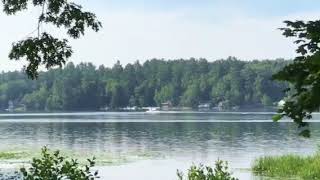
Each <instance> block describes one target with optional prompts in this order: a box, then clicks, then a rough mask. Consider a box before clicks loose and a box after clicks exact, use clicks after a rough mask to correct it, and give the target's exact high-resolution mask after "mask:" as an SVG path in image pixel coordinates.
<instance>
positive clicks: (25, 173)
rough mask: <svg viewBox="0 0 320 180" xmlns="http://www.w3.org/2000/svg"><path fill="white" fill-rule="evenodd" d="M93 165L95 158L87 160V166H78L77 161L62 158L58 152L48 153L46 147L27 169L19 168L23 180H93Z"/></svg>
mask: <svg viewBox="0 0 320 180" xmlns="http://www.w3.org/2000/svg"><path fill="white" fill-rule="evenodd" d="M94 165H95V158H93V159H92V160H90V159H88V164H87V165H84V166H82V165H80V164H79V163H78V162H77V160H74V159H71V160H68V159H67V158H65V157H63V156H62V155H61V154H60V152H59V151H55V152H50V151H49V150H48V148H47V147H44V148H42V150H41V157H40V158H33V160H32V163H31V167H30V168H29V169H26V168H21V169H20V172H21V174H22V177H23V178H22V179H24V180H34V179H38V180H59V179H60V180H63V179H68V180H94V179H96V178H99V177H98V172H97V171H95V172H94V173H92V172H91V170H90V169H91V168H92V167H94Z"/></svg>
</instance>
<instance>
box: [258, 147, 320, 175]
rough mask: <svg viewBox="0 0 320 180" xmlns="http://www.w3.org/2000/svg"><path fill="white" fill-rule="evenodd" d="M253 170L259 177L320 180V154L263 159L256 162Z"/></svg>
mask: <svg viewBox="0 0 320 180" xmlns="http://www.w3.org/2000/svg"><path fill="white" fill-rule="evenodd" d="M252 169H253V172H254V173H255V174H256V175H259V176H268V177H275V178H279V177H280V178H282V179H283V178H285V179H308V180H309V179H310V180H316V179H319V180H320V153H319V152H318V153H316V154H314V155H312V156H299V155H283V156H270V157H262V158H259V159H257V160H256V161H255V163H254V165H253V168H252Z"/></svg>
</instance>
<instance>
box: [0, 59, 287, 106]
mask: <svg viewBox="0 0 320 180" xmlns="http://www.w3.org/2000/svg"><path fill="white" fill-rule="evenodd" d="M288 63H290V61H285V60H281V59H279V60H264V61H240V60H237V59H236V58H233V57H230V58H228V59H225V60H217V61H213V62H208V61H207V60H206V59H193V58H192V59H188V60H183V59H181V60H159V59H153V60H148V61H146V62H145V63H143V64H141V63H139V61H136V62H135V63H133V64H127V65H125V66H123V65H121V64H120V62H117V63H116V64H115V65H114V66H113V67H112V68H108V67H104V66H99V67H96V66H94V65H93V64H91V63H81V64H79V65H74V64H73V63H68V64H67V65H66V66H65V68H63V69H52V70H49V71H47V72H41V73H40V74H39V78H38V79H37V80H35V81H34V80H31V79H28V78H27V76H26V75H25V74H24V73H23V72H22V71H21V72H19V71H15V72H6V73H1V74H0V109H1V110H4V109H6V108H8V102H9V101H11V102H13V104H14V105H15V107H19V106H21V105H24V106H25V107H26V108H27V110H30V111H43V110H47V111H60V110H63V111H76V110H99V109H100V108H102V107H109V108H112V109H117V108H120V107H127V106H138V107H143V106H159V105H160V104H161V103H163V102H167V101H170V102H171V103H172V104H173V105H174V106H183V107H197V105H198V104H200V103H211V104H212V105H214V106H215V105H218V104H219V103H221V102H224V103H225V104H227V105H228V106H239V107H245V106H257V107H258V106H260V107H261V106H270V105H272V104H273V103H275V102H278V101H279V100H281V99H282V98H283V97H284V93H283V91H282V90H283V89H285V84H280V83H277V82H273V81H271V76H272V74H274V73H276V72H278V71H279V70H280V69H281V68H283V67H284V66H285V65H287V64H288Z"/></svg>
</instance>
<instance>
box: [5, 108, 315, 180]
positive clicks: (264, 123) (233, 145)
mask: <svg viewBox="0 0 320 180" xmlns="http://www.w3.org/2000/svg"><path fill="white" fill-rule="evenodd" d="M273 115H274V113H269V112H262V113H257V112H239V113H238V112H236V113H231V112H230V113H228V112H226V113H206V112H202V113H201V112H167V113H153V114H152V113H143V112H139V113H138V112H137V113H124V112H121V113H116V112H115V113H111V112H106V113H101V112H99V113H97V112H92V113H42V114H0V142H1V143H0V150H1V151H6V150H12V149H31V150H35V149H37V150H38V149H39V148H41V147H42V146H44V145H47V146H49V147H50V148H52V149H55V148H58V149H62V150H68V151H70V152H73V151H74V152H82V153H87V154H96V155H97V158H98V159H99V155H101V157H100V158H102V159H103V158H106V157H105V156H104V155H102V154H105V153H107V154H112V156H119V157H120V158H115V159H114V161H115V162H118V163H110V164H108V165H100V166H99V173H100V175H101V176H102V178H101V179H108V180H118V179H130V180H141V179H148V180H174V179H177V178H176V170H177V169H180V170H185V169H187V168H188V167H189V166H190V165H191V164H192V163H195V164H198V163H203V164H206V165H213V164H214V162H215V161H216V160H217V159H222V160H226V161H228V162H229V165H230V167H231V170H232V171H233V174H234V175H235V176H237V177H238V178H240V179H245V180H247V179H249V180H250V179H252V180H255V179H260V178H259V177H254V176H253V175H252V174H251V172H250V171H249V168H250V166H251V164H252V163H253V161H254V159H255V158H257V157H260V156H264V155H280V154H287V153H298V154H312V153H314V152H315V151H317V148H318V146H317V145H318V144H319V142H320V123H318V122H320V121H319V119H320V115H319V114H316V115H315V116H314V119H313V120H312V123H311V130H312V137H311V138H310V139H304V138H302V137H299V136H297V134H298V131H297V127H296V125H295V124H293V123H292V122H290V121H289V120H284V121H283V122H280V123H273V122H272V121H271V118H272V116H273ZM0 163H1V162H0ZM2 164H3V165H2V168H5V164H4V163H2Z"/></svg>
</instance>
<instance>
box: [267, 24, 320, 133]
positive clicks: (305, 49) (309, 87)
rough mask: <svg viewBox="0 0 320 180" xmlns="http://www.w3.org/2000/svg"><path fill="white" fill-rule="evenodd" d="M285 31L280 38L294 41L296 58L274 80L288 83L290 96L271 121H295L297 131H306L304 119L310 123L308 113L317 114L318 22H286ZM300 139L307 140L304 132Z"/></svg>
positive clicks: (319, 87) (319, 75)
mask: <svg viewBox="0 0 320 180" xmlns="http://www.w3.org/2000/svg"><path fill="white" fill-rule="evenodd" d="M285 23H286V25H287V27H286V28H281V30H282V31H283V35H284V36H286V37H291V38H295V41H294V43H295V44H297V45H298V48H297V50H296V52H297V53H298V54H299V55H298V56H297V57H296V58H295V59H294V62H293V63H292V64H289V65H288V66H286V67H284V68H283V69H282V70H281V71H280V72H278V73H277V74H275V75H274V76H273V78H274V79H276V80H280V81H286V82H289V83H290V84H291V85H292V87H291V88H288V89H287V90H286V91H287V92H290V95H289V96H288V97H287V98H286V102H285V104H284V106H283V107H282V108H281V109H280V110H279V113H280V115H277V116H276V117H275V118H274V120H275V121H278V120H280V119H281V118H282V117H283V116H288V117H290V118H291V119H293V120H294V122H296V123H297V124H299V127H306V126H307V125H308V124H307V123H305V122H304V120H305V119H310V118H311V117H312V116H311V113H312V112H314V111H318V110H319V106H320V94H319V91H320V52H319V50H320V48H319V43H320V21H319V20H318V21H309V22H303V21H295V22H292V21H286V22H285ZM301 135H303V136H309V135H310V133H309V130H308V129H305V130H303V131H302V133H301Z"/></svg>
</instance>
